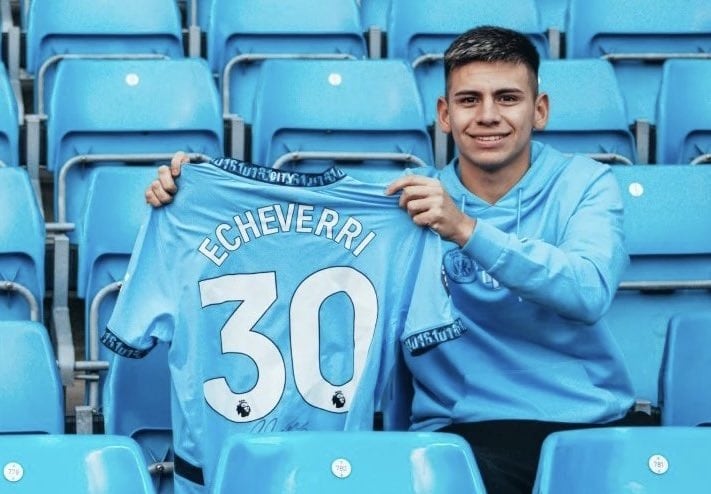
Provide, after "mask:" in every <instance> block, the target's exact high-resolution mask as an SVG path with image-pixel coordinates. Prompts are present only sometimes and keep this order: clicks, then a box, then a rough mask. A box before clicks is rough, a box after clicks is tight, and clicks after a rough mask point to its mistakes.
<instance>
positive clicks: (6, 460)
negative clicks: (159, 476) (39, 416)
mask: <svg viewBox="0 0 711 494" xmlns="http://www.w3.org/2000/svg"><path fill="white" fill-rule="evenodd" d="M0 464H1V465H3V467H4V469H3V478H1V479H0V484H2V485H3V492H12V493H13V494H37V493H39V492H67V493H69V492H73V493H86V494H89V493H101V494H126V493H129V492H130V493H132V494H154V493H155V491H154V489H153V486H152V485H151V483H150V478H149V476H148V470H147V469H146V468H145V462H144V459H143V456H142V454H141V451H140V449H139V448H138V446H137V445H136V443H135V442H134V441H132V440H131V439H129V438H126V437H118V436H111V435H103V434H100V435H89V434H59V435H58V434H50V435H47V434H45V435H6V436H2V435H0Z"/></svg>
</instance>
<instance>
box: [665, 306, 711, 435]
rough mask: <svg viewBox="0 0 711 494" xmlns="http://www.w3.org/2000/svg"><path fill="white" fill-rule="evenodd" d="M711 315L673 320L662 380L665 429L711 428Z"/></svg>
mask: <svg viewBox="0 0 711 494" xmlns="http://www.w3.org/2000/svg"><path fill="white" fill-rule="evenodd" d="M710 347H711V311H709V310H706V311H700V312H685V313H680V314H677V315H675V316H674V317H672V319H671V321H670V323H669V330H668V331H667V340H666V345H665V346H664V355H663V358H662V369H661V372H660V376H659V406H660V408H661V414H662V425H688V426H696V425H701V424H704V425H711V393H709V389H708V379H707V376H709V375H711V352H709V351H708V349H709V348H710Z"/></svg>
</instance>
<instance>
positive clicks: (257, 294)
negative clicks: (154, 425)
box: [102, 159, 462, 485]
mask: <svg viewBox="0 0 711 494" xmlns="http://www.w3.org/2000/svg"><path fill="white" fill-rule="evenodd" d="M385 186H386V184H382V183H379V184H370V183H364V182H359V181H357V180H355V179H354V178H352V177H350V176H347V175H346V174H345V173H344V172H342V171H341V170H339V169H337V168H331V169H329V170H327V171H325V172H323V173H316V174H313V173H295V172H292V171H289V172H286V171H279V170H274V169H271V168H265V167H261V166H256V165H252V164H248V163H245V162H241V161H236V160H232V159H220V160H215V161H213V162H212V163H203V164H198V165H191V166H186V167H183V171H182V174H181V176H180V178H179V187H180V193H179V194H177V195H176V196H175V200H174V202H173V203H172V204H170V205H169V206H165V207H162V208H159V209H153V210H152V211H151V212H150V214H149V216H148V218H147V220H146V222H145V223H144V225H143V226H142V228H141V232H140V233H139V235H138V239H137V241H136V245H135V247H134V251H133V255H132V257H131V261H130V264H129V267H128V272H127V274H126V277H125V280H124V285H123V288H122V289H121V292H120V294H119V297H118V301H117V304H116V306H115V309H114V311H113V315H112V317H111V319H110V321H109V324H108V328H107V330H106V332H105V334H104V336H103V338H102V341H103V342H104V344H105V345H106V346H108V347H109V348H111V349H112V350H114V351H115V352H116V353H118V354H119V355H123V356H126V357H141V356H143V355H145V353H146V352H147V351H149V350H150V349H151V347H152V346H153V345H154V343H155V341H156V340H162V341H166V342H170V351H169V365H170V372H171V379H172V415H173V434H174V446H175V451H176V453H177V454H178V455H180V456H181V457H182V458H184V459H186V460H187V461H189V462H190V463H192V464H194V465H196V466H198V467H202V468H203V471H204V472H205V480H206V482H209V479H210V475H211V471H212V469H213V468H214V465H215V464H216V461H217V456H218V453H219V450H220V445H221V443H222V441H223V439H224V438H225V437H227V436H228V435H230V434H234V433H241V432H272V431H290V430H317V429H318V430H362V429H370V428H372V423H373V413H374V409H375V407H377V406H378V403H379V402H380V400H381V398H382V393H383V390H384V387H385V385H386V384H387V380H388V378H389V376H390V373H391V371H392V369H393V362H394V361H395V358H396V352H397V351H398V347H399V345H400V341H402V340H403V339H404V338H405V337H406V336H407V335H412V334H415V333H427V334H430V333H432V332H440V333H441V332H442V331H446V332H448V334H450V335H451V334H458V333H459V332H461V331H462V328H461V326H460V324H459V321H458V320H456V319H455V318H454V316H453V315H452V314H453V312H452V310H451V306H450V300H449V296H448V294H447V292H446V289H445V287H444V286H443V284H442V280H441V274H440V265H441V260H442V248H441V241H440V239H439V238H438V237H437V235H436V234H435V233H433V232H432V231H430V230H429V229H426V228H421V227H418V226H416V225H415V224H414V223H413V222H412V221H411V219H410V218H409V217H408V215H407V213H406V212H405V211H403V210H402V209H401V208H400V207H399V206H398V199H397V198H396V197H388V196H385V195H384V193H383V192H384V189H385ZM176 485H177V484H176Z"/></svg>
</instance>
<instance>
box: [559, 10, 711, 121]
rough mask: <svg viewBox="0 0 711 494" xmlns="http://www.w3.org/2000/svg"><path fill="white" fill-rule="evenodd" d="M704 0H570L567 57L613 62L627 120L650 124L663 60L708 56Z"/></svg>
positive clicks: (710, 21) (710, 28)
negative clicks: (624, 104)
mask: <svg viewBox="0 0 711 494" xmlns="http://www.w3.org/2000/svg"><path fill="white" fill-rule="evenodd" d="M708 11H709V4H708V1H707V0H650V1H641V0H596V1H594V2H591V1H589V0H570V5H569V17H568V29H567V31H566V41H567V44H566V46H567V55H566V56H567V57H568V58H590V57H594V58H597V57H602V58H607V59H609V60H610V61H612V62H613V64H614V66H615V72H616V74H617V77H618V80H619V82H620V87H621V88H622V93H623V95H624V97H625V101H626V104H627V115H628V117H629V118H630V121H631V122H634V121H635V120H640V119H643V120H647V121H648V122H651V123H654V122H655V119H656V115H655V102H656V100H657V93H658V91H659V82H660V77H661V69H662V63H663V62H664V60H666V59H667V58H672V57H679V56H682V57H698V56H705V57H711V16H709V15H708Z"/></svg>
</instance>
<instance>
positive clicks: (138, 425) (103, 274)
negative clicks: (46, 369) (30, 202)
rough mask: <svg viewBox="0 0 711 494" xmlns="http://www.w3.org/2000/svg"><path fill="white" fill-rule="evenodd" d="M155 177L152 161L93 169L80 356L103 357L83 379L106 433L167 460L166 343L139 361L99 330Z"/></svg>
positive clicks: (83, 248) (82, 250)
mask: <svg viewBox="0 0 711 494" xmlns="http://www.w3.org/2000/svg"><path fill="white" fill-rule="evenodd" d="M154 177H155V169H154V168H153V167H150V166H105V167H101V168H100V169H98V170H96V172H95V173H94V174H93V176H92V179H91V182H90V184H89V189H88V190H89V192H88V195H87V198H86V202H85V207H84V216H83V219H82V223H83V225H84V228H83V230H82V235H81V238H80V240H79V255H78V280H77V291H78V295H79V297H81V298H83V299H85V301H86V302H85V309H86V310H85V316H84V326H85V328H86V337H85V354H86V359H87V360H88V361H91V362H107V363H108V372H107V373H106V375H105V378H104V373H103V372H101V373H100V378H99V379H98V380H91V381H89V383H88V386H87V396H86V402H87V403H88V405H89V407H90V409H91V410H99V411H100V412H101V413H102V416H103V423H104V431H105V433H107V434H117V435H125V436H129V437H131V438H133V439H135V440H136V441H137V442H138V443H139V445H140V446H141V448H142V450H143V453H144V456H145V457H146V460H147V462H148V464H149V465H154V464H157V463H162V462H165V461H172V456H171V454H172V444H171V432H170V431H171V424H170V373H169V370H168V356H167V346H166V345H162V344H160V345H158V346H157V347H156V348H155V349H154V350H153V351H152V352H151V353H150V354H149V355H148V356H147V357H146V358H144V359H140V360H136V359H125V358H112V356H113V353H112V352H110V351H107V350H106V349H105V348H104V347H103V345H100V343H99V334H100V332H102V331H103V328H105V327H106V324H107V323H108V320H109V318H110V316H111V312H112V310H113V307H114V305H115V303H116V297H117V296H118V291H119V289H120V286H121V281H122V280H123V276H124V274H125V272H126V267H127V265H128V261H129V257H130V255H131V251H132V249H133V243H134V240H135V238H136V235H137V234H138V230H139V228H140V226H141V223H142V222H143V220H144V218H145V217H146V215H147V213H148V212H149V206H148V205H147V204H146V203H145V200H144V196H143V191H144V189H145V187H146V184H148V183H150V181H151V180H152V179H153V178H154ZM107 205H110V207H107ZM102 390H103V392H100V391H102ZM80 413H81V412H77V415H80ZM151 471H152V472H154V473H155V475H153V479H154V484H155V487H156V491H157V492H160V493H163V492H172V478H171V477H170V476H169V475H160V473H161V472H160V470H158V469H152V470H151ZM168 473H169V472H168Z"/></svg>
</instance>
